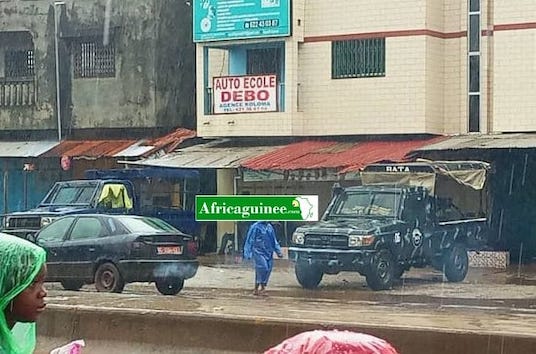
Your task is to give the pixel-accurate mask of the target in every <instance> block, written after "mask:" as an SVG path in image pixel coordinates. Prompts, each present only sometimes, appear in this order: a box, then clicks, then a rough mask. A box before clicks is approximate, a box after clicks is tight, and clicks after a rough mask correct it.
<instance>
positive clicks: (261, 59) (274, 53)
mask: <svg viewBox="0 0 536 354" xmlns="http://www.w3.org/2000/svg"><path fill="white" fill-rule="evenodd" d="M280 63H281V49H280V48H264V49H250V50H248V51H247V74H248V75H262V74H278V75H279V73H280V66H281V65H280Z"/></svg>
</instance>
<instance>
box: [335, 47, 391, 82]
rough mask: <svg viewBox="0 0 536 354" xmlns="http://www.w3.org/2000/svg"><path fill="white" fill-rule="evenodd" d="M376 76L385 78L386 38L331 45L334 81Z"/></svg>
mask: <svg viewBox="0 0 536 354" xmlns="http://www.w3.org/2000/svg"><path fill="white" fill-rule="evenodd" d="M376 76H385V38H371V39H354V40H347V41H334V42H332V43H331V77H332V78H333V79H346V78H356V77H376Z"/></svg>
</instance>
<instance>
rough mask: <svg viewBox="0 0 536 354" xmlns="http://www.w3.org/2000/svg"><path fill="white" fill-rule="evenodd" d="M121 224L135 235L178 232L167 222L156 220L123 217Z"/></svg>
mask: <svg viewBox="0 0 536 354" xmlns="http://www.w3.org/2000/svg"><path fill="white" fill-rule="evenodd" d="M120 221H121V223H122V224H123V225H124V226H125V227H126V228H127V229H128V230H129V231H130V232H133V233H138V232H139V233H163V232H177V231H178V230H177V229H176V228H174V227H173V226H171V225H169V224H168V223H166V222H165V221H162V220H159V219H156V218H139V217H122V218H120Z"/></svg>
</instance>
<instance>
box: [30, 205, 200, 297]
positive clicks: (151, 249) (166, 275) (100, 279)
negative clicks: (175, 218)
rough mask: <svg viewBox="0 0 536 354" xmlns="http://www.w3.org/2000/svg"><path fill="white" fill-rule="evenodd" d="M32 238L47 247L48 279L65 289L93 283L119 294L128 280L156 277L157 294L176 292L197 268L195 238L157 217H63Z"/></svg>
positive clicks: (173, 293) (152, 278)
mask: <svg viewBox="0 0 536 354" xmlns="http://www.w3.org/2000/svg"><path fill="white" fill-rule="evenodd" d="M34 241H35V242H36V243H37V244H38V245H40V246H42V247H43V248H45V249H46V250H47V268H48V278H47V280H48V281H52V282H61V284H62V285H63V287H64V288H65V289H67V290H79V289H80V288H81V287H82V286H83V285H84V284H91V283H95V287H96V288H97V290H98V291H103V292H114V293H120V292H122V291H123V288H124V286H125V284H127V283H132V282H155V283H156V288H157V289H158V291H159V292H160V293H162V294H164V295H175V294H178V293H179V292H180V291H181V289H182V288H183V286H184V280H185V279H189V278H192V277H193V276H194V275H195V274H196V272H197V267H198V262H197V259H196V257H197V243H196V242H195V240H194V239H193V237H192V236H190V235H187V234H184V233H182V232H180V231H179V230H177V229H175V228H174V227H173V226H171V225H169V224H168V223H166V222H164V221H162V220H160V219H157V218H150V217H143V216H133V215H103V214H95V215H93V214H89V215H71V216H64V217H61V218H59V219H57V220H55V221H54V222H53V223H51V224H50V225H48V226H46V227H45V228H43V229H42V230H41V231H40V232H39V233H38V234H37V235H36V236H35V239H34Z"/></svg>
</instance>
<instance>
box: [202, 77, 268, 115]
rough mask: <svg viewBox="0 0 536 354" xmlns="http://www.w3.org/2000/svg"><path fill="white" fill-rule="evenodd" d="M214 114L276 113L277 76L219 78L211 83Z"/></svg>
mask: <svg viewBox="0 0 536 354" xmlns="http://www.w3.org/2000/svg"><path fill="white" fill-rule="evenodd" d="M212 90H213V91H212V92H213V97H214V114H223V113H257V112H276V111H277V76H276V75H254V76H221V77H215V78H214V79H213V82H212Z"/></svg>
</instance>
